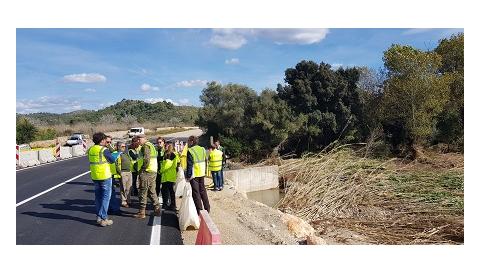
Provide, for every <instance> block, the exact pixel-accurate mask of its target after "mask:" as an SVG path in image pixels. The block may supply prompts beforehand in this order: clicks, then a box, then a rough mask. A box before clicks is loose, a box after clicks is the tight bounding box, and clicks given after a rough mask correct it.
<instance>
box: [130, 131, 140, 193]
mask: <svg viewBox="0 0 480 274" xmlns="http://www.w3.org/2000/svg"><path fill="white" fill-rule="evenodd" d="M139 146H140V144H139V140H138V138H136V137H133V138H132V142H131V144H130V145H129V147H128V156H130V159H131V163H132V165H131V167H132V168H131V170H130V171H131V172H132V190H131V192H130V195H131V196H138V187H137V178H138V172H137V158H138V152H137V147H139Z"/></svg>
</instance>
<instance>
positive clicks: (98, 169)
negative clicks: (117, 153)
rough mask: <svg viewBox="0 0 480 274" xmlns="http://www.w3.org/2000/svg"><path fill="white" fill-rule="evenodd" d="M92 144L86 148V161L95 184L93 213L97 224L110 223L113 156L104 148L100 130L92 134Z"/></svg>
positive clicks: (104, 144)
mask: <svg viewBox="0 0 480 274" xmlns="http://www.w3.org/2000/svg"><path fill="white" fill-rule="evenodd" d="M92 140H93V143H94V145H93V146H92V147H90V148H89V149H88V152H87V155H88V161H89V162H90V177H91V178H92V181H93V184H94V186H95V213H96V215H97V224H99V225H100V226H103V227H104V226H108V225H112V224H113V221H112V220H110V219H108V206H109V204H110V196H111V194H112V173H111V172H110V164H111V163H115V160H116V159H115V157H113V156H112V154H111V153H110V151H109V150H108V149H107V148H106V145H107V136H106V135H105V134H104V133H102V132H97V133H95V134H93V136H92Z"/></svg>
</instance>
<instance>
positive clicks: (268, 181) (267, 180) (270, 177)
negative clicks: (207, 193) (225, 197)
mask: <svg viewBox="0 0 480 274" xmlns="http://www.w3.org/2000/svg"><path fill="white" fill-rule="evenodd" d="M223 174H224V178H225V181H229V183H230V184H233V186H234V187H235V188H236V189H237V191H240V192H251V191H258V190H265V189H271V188H276V187H278V166H263V167H251V168H244V169H237V170H226V171H224V173H223Z"/></svg>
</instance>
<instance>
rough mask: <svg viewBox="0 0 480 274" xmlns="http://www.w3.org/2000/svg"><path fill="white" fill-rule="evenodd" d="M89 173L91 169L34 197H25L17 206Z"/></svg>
mask: <svg viewBox="0 0 480 274" xmlns="http://www.w3.org/2000/svg"><path fill="white" fill-rule="evenodd" d="M88 173H90V170H89V171H87V172H84V173H82V174H80V175H78V176H75V177H73V178H71V179H68V180H66V181H65V182H63V183H60V184H58V185H56V186H53V187H51V188H49V189H47V190H45V191H42V192H40V193H38V194H37V195H34V196H32V197H30V198H28V199H25V200H23V201H21V202H19V203H17V205H16V206H15V207H18V206H20V205H23V204H24V203H26V202H29V201H31V200H33V199H35V198H37V197H39V196H41V195H43V194H45V193H47V192H49V191H52V190H54V189H55V188H58V187H61V186H63V185H64V184H66V183H69V182H71V181H73V180H75V179H78V178H80V177H82V176H84V175H86V174H88Z"/></svg>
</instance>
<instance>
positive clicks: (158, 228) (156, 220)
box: [150, 216, 162, 245]
mask: <svg viewBox="0 0 480 274" xmlns="http://www.w3.org/2000/svg"><path fill="white" fill-rule="evenodd" d="M161 233H162V217H161V216H160V217H157V216H154V217H153V226H152V234H151V235H150V245H160V235H161Z"/></svg>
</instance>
